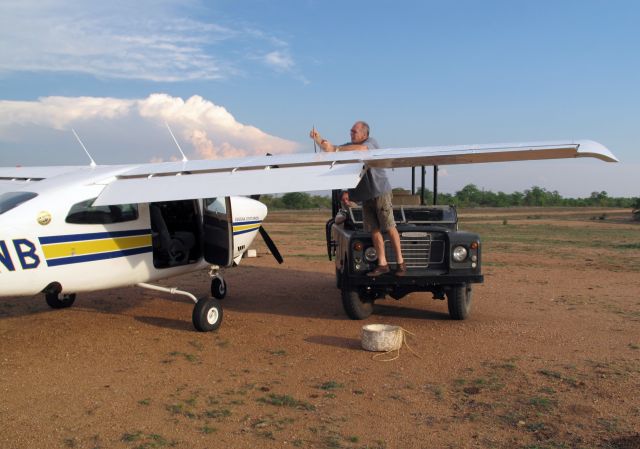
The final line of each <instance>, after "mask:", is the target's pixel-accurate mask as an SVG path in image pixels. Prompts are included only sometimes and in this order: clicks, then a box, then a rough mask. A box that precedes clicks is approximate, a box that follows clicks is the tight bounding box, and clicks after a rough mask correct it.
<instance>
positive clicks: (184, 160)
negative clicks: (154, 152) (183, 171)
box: [164, 122, 189, 162]
mask: <svg viewBox="0 0 640 449" xmlns="http://www.w3.org/2000/svg"><path fill="white" fill-rule="evenodd" d="M164 124H165V125H167V129H168V130H169V134H171V137H173V141H174V142H175V143H176V146H177V147H178V150H179V151H180V154H181V155H182V162H187V161H188V160H189V159H187V156H185V155H184V152H183V151H182V148H180V144H179V143H178V140H177V139H176V136H174V135H173V131H171V127H170V126H169V124H168V123H167V122H164Z"/></svg>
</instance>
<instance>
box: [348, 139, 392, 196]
mask: <svg viewBox="0 0 640 449" xmlns="http://www.w3.org/2000/svg"><path fill="white" fill-rule="evenodd" d="M344 145H351V142H348V143H345V144H344ZM362 145H366V146H367V149H369V150H374V149H376V148H380V146H379V145H378V142H377V141H376V139H374V138H373V137H369V138H368V139H367V140H365V141H364V142H362ZM390 191H391V184H389V180H388V179H387V173H386V170H385V169H384V168H370V169H368V170H367V171H366V173H365V174H364V176H363V177H362V179H361V180H360V182H359V183H358V185H357V186H356V187H355V189H349V198H350V199H351V200H353V201H365V200H370V199H372V198H376V197H379V196H380V195H382V194H383V193H387V192H390Z"/></svg>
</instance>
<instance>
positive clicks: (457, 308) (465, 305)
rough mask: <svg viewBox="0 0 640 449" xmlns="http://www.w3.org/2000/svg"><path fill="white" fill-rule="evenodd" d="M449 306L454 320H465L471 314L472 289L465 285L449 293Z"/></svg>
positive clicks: (450, 314)
mask: <svg viewBox="0 0 640 449" xmlns="http://www.w3.org/2000/svg"><path fill="white" fill-rule="evenodd" d="M447 306H448V307H449V316H450V317H451V319H452V320H464V319H466V318H467V317H468V316H469V312H471V287H470V286H468V285H463V286H461V287H454V288H452V289H451V290H449V291H448V292H447Z"/></svg>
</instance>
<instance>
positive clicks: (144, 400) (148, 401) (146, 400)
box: [138, 398, 151, 405]
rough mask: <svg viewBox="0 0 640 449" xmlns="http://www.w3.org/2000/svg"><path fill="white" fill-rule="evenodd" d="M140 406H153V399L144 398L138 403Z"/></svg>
mask: <svg viewBox="0 0 640 449" xmlns="http://www.w3.org/2000/svg"><path fill="white" fill-rule="evenodd" d="M138 404H140V405H149V404H151V398H144V399H141V400H139V401H138Z"/></svg>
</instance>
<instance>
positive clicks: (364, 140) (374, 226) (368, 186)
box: [309, 121, 407, 277]
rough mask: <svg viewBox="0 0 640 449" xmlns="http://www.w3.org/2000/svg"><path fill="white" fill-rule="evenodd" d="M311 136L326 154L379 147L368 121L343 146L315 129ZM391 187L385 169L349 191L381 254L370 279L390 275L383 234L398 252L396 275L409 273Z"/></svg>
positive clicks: (355, 127)
mask: <svg viewBox="0 0 640 449" xmlns="http://www.w3.org/2000/svg"><path fill="white" fill-rule="evenodd" d="M309 137H311V138H312V139H313V140H314V141H315V142H316V143H317V144H318V145H319V146H320V148H322V150H323V151H326V152H329V153H332V152H337V151H365V150H372V149H376V148H380V147H379V146H378V142H376V140H375V139H374V138H373V137H369V125H368V124H367V123H366V122H363V121H358V122H356V123H354V125H353V126H352V127H351V141H350V142H348V143H345V144H344V145H333V144H332V143H331V142H329V141H328V140H326V139H323V138H322V136H320V133H319V132H318V131H316V129H315V128H314V129H312V130H311V132H310V133H309ZM392 197H393V195H392V192H391V184H389V180H388V179H387V175H386V173H385V170H384V169H382V168H369V169H368V170H367V172H366V173H365V175H364V176H363V177H362V179H361V180H360V183H358V185H357V186H356V188H355V189H351V190H349V198H350V199H351V200H353V201H362V215H363V219H364V226H365V230H366V231H368V232H371V239H372V240H373V246H374V248H375V249H376V253H377V254H378V266H377V267H376V268H375V269H374V270H373V271H371V272H369V273H367V276H372V277H375V276H380V275H381V274H385V273H388V272H389V271H390V270H389V264H388V263H387V257H386V254H385V251H384V238H383V236H382V233H383V232H385V231H386V232H387V233H388V234H389V238H390V239H391V244H392V245H393V250H394V251H395V253H396V261H397V268H396V275H398V276H403V275H404V274H405V273H406V270H407V268H406V265H405V263H404V259H403V257H402V249H401V247H400V235H399V234H398V230H397V229H396V222H395V220H394V218H393V206H392V204H391V199H392Z"/></svg>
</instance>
